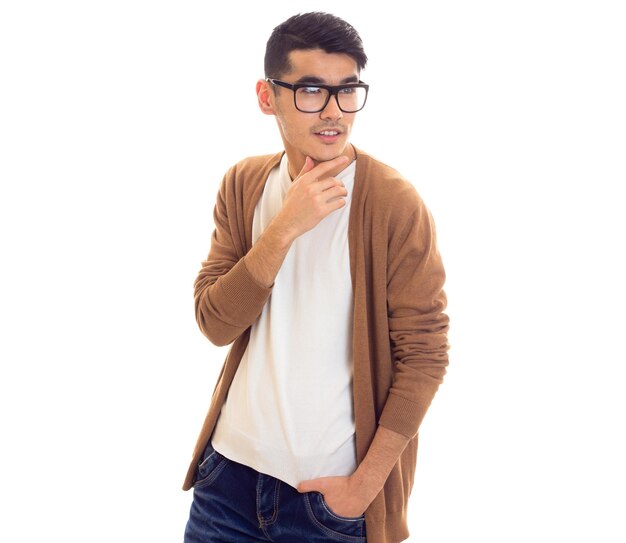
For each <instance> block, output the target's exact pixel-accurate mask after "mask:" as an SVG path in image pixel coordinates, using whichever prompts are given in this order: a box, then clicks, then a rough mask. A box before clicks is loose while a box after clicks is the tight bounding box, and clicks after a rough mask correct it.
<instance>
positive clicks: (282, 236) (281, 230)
mask: <svg viewBox="0 0 626 543" xmlns="http://www.w3.org/2000/svg"><path fill="white" fill-rule="evenodd" d="M267 229H268V230H270V231H271V232H272V234H273V235H274V236H275V239H276V240H277V242H278V243H279V244H280V246H281V248H282V249H287V248H288V247H289V246H290V245H291V244H292V243H293V241H294V240H295V239H296V237H297V236H296V235H294V234H293V232H292V230H291V228H289V226H288V225H286V224H285V223H284V222H283V220H282V219H281V217H280V215H276V217H274V219H273V220H272V222H270V224H269V226H268V227H267Z"/></svg>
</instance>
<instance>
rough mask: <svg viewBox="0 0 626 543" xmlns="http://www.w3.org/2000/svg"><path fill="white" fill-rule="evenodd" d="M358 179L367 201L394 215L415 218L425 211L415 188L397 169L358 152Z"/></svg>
mask: <svg viewBox="0 0 626 543" xmlns="http://www.w3.org/2000/svg"><path fill="white" fill-rule="evenodd" d="M356 175H357V177H358V179H359V181H360V182H361V183H363V184H364V185H365V190H366V192H367V196H368V200H370V201H371V203H373V204H375V205H376V207H378V208H379V209H381V208H382V209H386V210H387V211H388V212H389V213H392V212H393V215H396V216H397V215H405V216H406V215H412V214H414V213H416V212H419V211H420V210H422V209H423V208H424V202H423V200H422V198H421V197H420V195H419V193H418V191H417V189H416V188H415V185H413V183H411V182H410V181H409V180H408V179H407V178H406V177H404V175H402V174H401V173H400V172H399V171H398V170H396V169H395V168H393V167H391V166H389V165H388V164H385V163H384V162H382V161H380V160H378V159H377V158H374V157H373V156H372V155H370V154H368V153H365V152H363V151H361V150H358V149H357V174H356Z"/></svg>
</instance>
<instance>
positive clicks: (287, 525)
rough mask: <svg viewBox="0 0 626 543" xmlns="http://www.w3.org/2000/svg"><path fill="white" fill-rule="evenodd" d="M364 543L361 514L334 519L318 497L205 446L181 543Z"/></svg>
mask: <svg viewBox="0 0 626 543" xmlns="http://www.w3.org/2000/svg"><path fill="white" fill-rule="evenodd" d="M252 542H255V543H256V542H264V543H267V542H275V543H299V542H302V543H323V542H344V543H365V542H366V537H365V515H362V516H360V517H357V518H345V517H340V516H338V515H335V514H334V513H333V512H332V511H331V510H330V508H329V507H328V505H327V504H326V502H325V501H324V497H323V496H322V494H320V493H319V492H307V493H304V494H301V493H299V492H298V491H297V490H296V489H295V488H293V487H292V486H290V485H288V484H287V483H284V482H283V481H280V480H279V479H276V478H274V477H271V476H270V475H265V474H263V473H259V472H258V471H255V470H253V469H252V468H249V467H248V466H244V465H243V464H239V463H237V462H234V461H232V460H229V459H228V458H226V457H224V456H223V455H221V454H220V453H218V452H217V451H215V450H214V449H213V447H212V446H211V443H210V442H209V444H208V445H207V448H206V450H205V451H204V455H203V457H202V460H201V463H200V465H199V467H198V473H197V475H196V482H195V484H194V491H193V502H192V504H191V511H190V514H189V520H188V522H187V527H186V529H185V543H252Z"/></svg>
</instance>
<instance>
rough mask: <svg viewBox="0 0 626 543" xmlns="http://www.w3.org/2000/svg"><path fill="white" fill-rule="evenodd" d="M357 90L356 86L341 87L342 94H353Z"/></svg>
mask: <svg viewBox="0 0 626 543" xmlns="http://www.w3.org/2000/svg"><path fill="white" fill-rule="evenodd" d="M354 92H355V88H354V87H344V88H343V89H339V93H340V94H353V93H354Z"/></svg>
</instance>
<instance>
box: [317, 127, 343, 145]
mask: <svg viewBox="0 0 626 543" xmlns="http://www.w3.org/2000/svg"><path fill="white" fill-rule="evenodd" d="M314 134H315V135H316V136H317V137H318V138H320V139H321V140H322V141H323V142H324V143H335V142H336V141H337V140H338V139H339V138H340V137H341V136H342V132H341V130H337V129H335V128H327V129H325V130H320V131H319V132H315V133H314Z"/></svg>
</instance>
